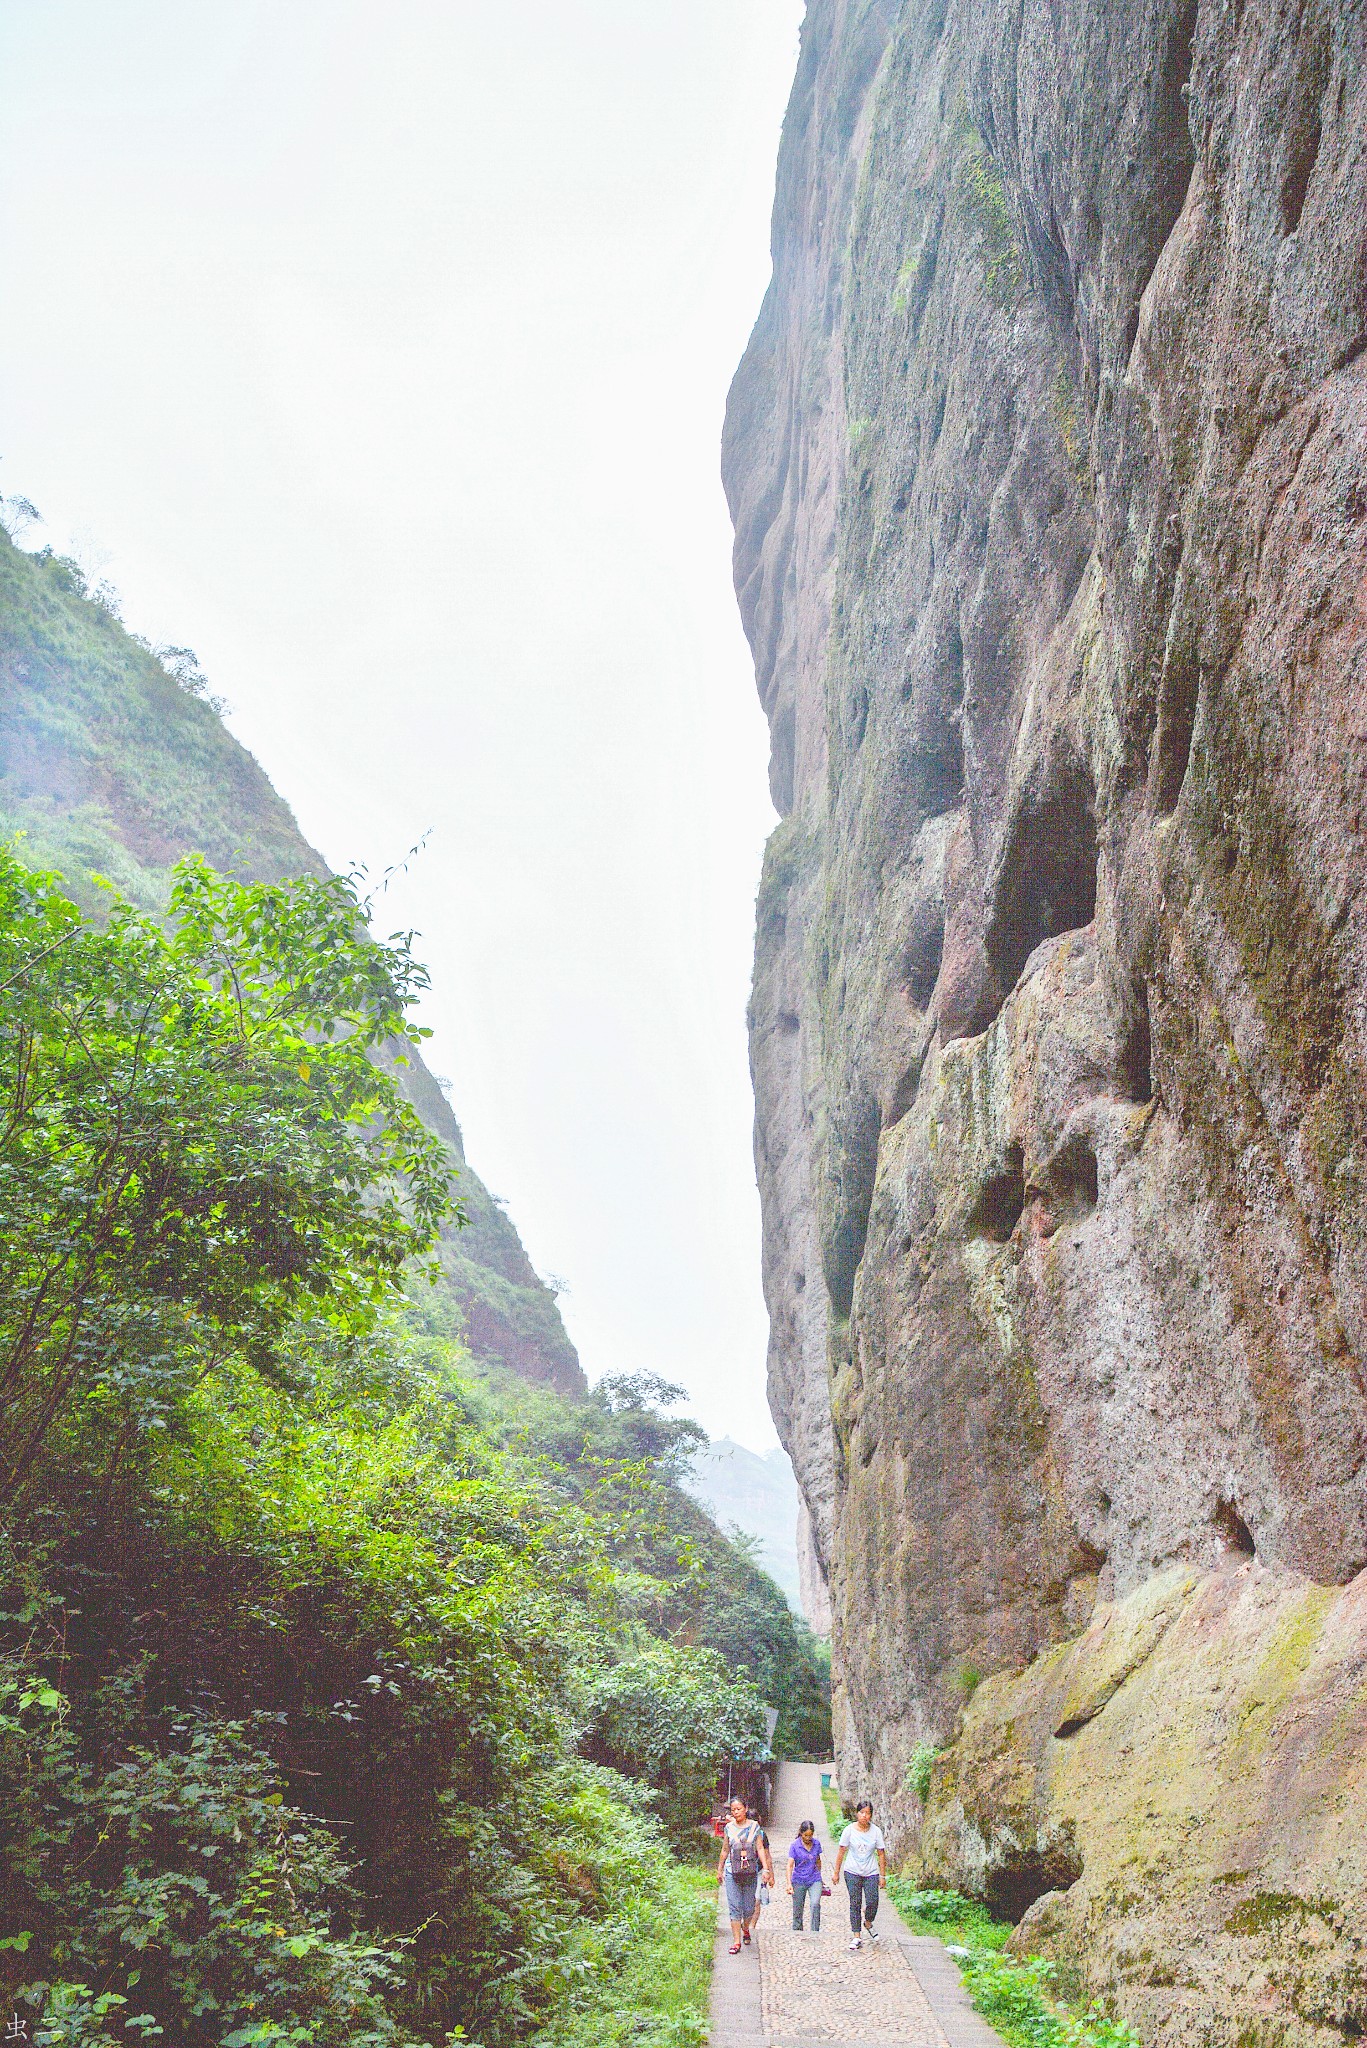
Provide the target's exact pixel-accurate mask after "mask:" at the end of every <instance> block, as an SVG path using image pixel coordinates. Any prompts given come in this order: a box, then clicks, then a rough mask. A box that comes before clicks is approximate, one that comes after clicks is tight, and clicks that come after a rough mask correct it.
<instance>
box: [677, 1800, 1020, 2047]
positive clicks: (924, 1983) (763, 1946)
mask: <svg viewBox="0 0 1367 2048" xmlns="http://www.w3.org/2000/svg"><path fill="white" fill-rule="evenodd" d="M800 1820H814V1821H815V1822H816V1824H817V1830H818V1832H819V1834H820V1835H821V1838H822V1841H823V1842H824V1843H826V1846H827V1858H826V1871H827V1875H828V1876H829V1873H830V1871H831V1870H832V1868H833V1867H834V1864H835V1847H834V1844H832V1843H831V1841H830V1839H829V1830H828V1828H827V1826H826V1821H825V1815H824V1812H823V1809H822V1805H821V1773H820V1771H819V1770H818V1769H817V1768H816V1766H815V1765H814V1764H780V1765H779V1768H778V1779H777V1783H776V1786H775V1793H774V1811H773V1814H772V1816H771V1817H770V1823H769V1839H770V1841H771V1843H772V1844H773V1855H774V1873H775V1876H776V1877H777V1878H778V1881H779V1889H778V1892H777V1895H776V1896H775V1898H774V1900H773V1901H772V1903H771V1904H770V1905H768V1906H766V1908H765V1909H764V1911H763V1913H762V1914H761V1915H760V1922H759V1927H758V1929H757V1931H756V1946H755V1948H754V1949H745V1950H743V1951H742V1953H741V1954H740V1955H738V1956H733V1955H729V1954H728V1953H727V1950H728V1948H729V1946H730V1942H731V1933H730V1928H729V1926H728V1924H727V1920H726V1908H725V1901H724V1900H720V1901H719V1903H718V1919H717V1941H716V1950H715V1955H714V1960H713V1971H712V2048H815V2044H817V2043H818V2042H822V2041H828V2042H831V2043H833V2044H836V2043H847V2044H849V2048H1001V2038H1000V2036H999V2035H998V2034H996V2033H995V2032H994V2031H993V2030H992V2028H991V2027H989V2026H988V2025H987V2023H986V2021H985V2020H983V2019H981V2018H980V2017H979V2015H978V2014H977V2013H975V2012H974V2010H973V2008H972V2006H971V2005H970V2004H969V2002H968V1999H967V1996H966V1995H965V1993H964V1990H963V1987H962V1985H961V1984H960V1982H959V1973H958V1971H957V1970H956V1969H955V1968H954V1965H953V1962H952V1961H951V1959H950V1958H949V1957H948V1956H947V1955H946V1954H945V1951H944V1949H943V1947H942V1946H941V1944H940V1943H939V1942H938V1941H931V1940H924V1939H918V1938H916V1937H914V1936H912V1935H909V1934H908V1933H907V1931H906V1929H905V1927H904V1926H903V1925H902V1923H901V1921H900V1920H899V1919H898V1917H897V1915H896V1913H895V1912H894V1911H893V1909H892V1906H891V1905H890V1904H889V1902H888V1898H887V1894H886V1893H884V1895H883V1903H882V1905H881V1906H880V1908H879V1914H878V1928H879V1933H880V1935H881V1937H882V1938H881V1940H880V1941H879V1942H878V1943H877V1944H876V1945H873V1944H869V1943H866V1944H865V1946H864V1948H863V1949H862V1950H860V1951H858V1952H857V1953H851V1951H850V1948H849V1940H850V1929H849V1909H848V1906H847V1904H846V1897H845V1887H844V1885H843V1884H842V1885H841V1887H840V1895H839V1897H836V1898H829V1899H826V1900H825V1901H823V1905H824V1913H825V1917H824V1920H823V1924H822V1929H821V1932H820V1934H817V1935H814V1934H812V1933H811V1932H810V1931H809V1932H807V1933H805V1934H794V1933H793V1931H792V1926H791V1917H792V1909H791V1903H790V1901H789V1898H788V1895H787V1893H786V1892H785V1891H784V1889H783V1885H784V1880H785V1874H786V1862H787V1848H788V1844H789V1842H790V1841H791V1840H792V1839H793V1836H794V1835H795V1834H796V1832H797V1824H798V1822H799V1821H800Z"/></svg>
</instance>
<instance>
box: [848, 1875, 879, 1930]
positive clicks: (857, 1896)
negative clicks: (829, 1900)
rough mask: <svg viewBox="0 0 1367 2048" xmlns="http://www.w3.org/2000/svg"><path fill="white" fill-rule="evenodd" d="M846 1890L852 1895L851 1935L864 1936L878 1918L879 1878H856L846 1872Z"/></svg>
mask: <svg viewBox="0 0 1367 2048" xmlns="http://www.w3.org/2000/svg"><path fill="white" fill-rule="evenodd" d="M845 1889H846V1891H847V1892H848V1893H849V1895H850V1933H851V1934H862V1933H863V1932H864V1928H865V1926H866V1925H867V1926H869V1927H872V1925H873V1923H874V1921H875V1920H876V1919H877V1918H878V1879H877V1877H876V1876H875V1877H856V1876H855V1875H854V1873H853V1871H849V1870H847V1871H846V1872H845Z"/></svg>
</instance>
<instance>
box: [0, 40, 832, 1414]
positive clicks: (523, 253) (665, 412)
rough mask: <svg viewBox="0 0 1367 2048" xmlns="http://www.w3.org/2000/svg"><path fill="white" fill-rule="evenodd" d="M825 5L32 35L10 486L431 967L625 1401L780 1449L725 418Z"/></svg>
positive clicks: (13, 311)
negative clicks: (754, 1091)
mask: <svg viewBox="0 0 1367 2048" xmlns="http://www.w3.org/2000/svg"><path fill="white" fill-rule="evenodd" d="M801 12H802V7H801V0H523V4H520V5H518V4H509V0H480V4H473V0H406V4H405V5H403V6H402V7H400V6H396V5H393V4H388V0H290V4H289V5H288V6H284V7H282V6H281V5H280V4H279V0H270V4H266V0H119V4H118V5H117V6H110V5H109V4H108V0H4V4H3V6H0V80H3V84H0V109H2V110H3V122H2V123H0V179H2V180H3V206H2V207H0V274H3V276H4V278H5V281H6V289H5V298H6V317H5V320H4V321H3V323H0V455H3V458H4V460H3V465H2V466H0V490H2V491H4V492H7V493H10V494H13V493H23V494H25V495H27V496H28V497H30V498H32V499H34V500H35V501H36V503H37V504H38V506H39V507H40V509H41V510H42V512H43V513H44V514H45V516H46V518H47V520H48V522H49V528H48V530H47V532H45V533H42V534H38V535H32V536H30V539H29V544H30V545H34V544H37V543H38V542H39V541H41V540H50V541H51V542H52V543H53V544H54V545H56V546H58V547H59V548H65V547H67V546H68V545H70V544H71V543H72V542H73V541H74V542H75V545H76V552H77V553H78V554H81V555H82V556H83V558H84V559H85V560H86V561H87V563H88V564H89V565H90V566H93V567H97V568H98V569H99V570H100V571H101V573H103V574H104V575H107V576H108V577H109V578H110V580H112V581H113V582H114V583H115V585H116V586H117V587H118V588H119V590H120V591H121V592H122V594H123V599H124V613H125V617H126V618H127V619H128V621H129V623H130V624H131V625H133V626H134V627H136V628H137V629H138V630H140V631H142V632H144V633H147V634H149V635H150V636H151V637H152V638H154V639H159V640H169V641H174V642H185V643H188V644H190V645H191V646H193V647H194V648H195V649H196V650H197V652H198V654H199V656H200V660H201V663H202V665H203V667H204V668H205V670H206V671H207V673H208V675H209V678H210V682H211V684H212V686H213V688H214V689H215V690H217V691H219V692H220V693H221V694H223V695H224V696H226V697H227V698H228V699H229V701H230V703H231V705H232V706H233V712H232V718H231V723H232V725H233V729H234V730H235V731H236V732H237V733H238V735H239V736H240V737H241V738H242V739H243V740H244V741H245V743H246V744H247V745H248V746H249V747H250V748H251V749H252V750H253V752H254V753H256V755H257V756H258V757H259V758H260V760H261V761H262V762H263V763H264V765H265V767H266V768H267V770H268V771H269V773H270V774H271V776H272V778H273V779H274V781H275V783H276V785H277V787H278V788H279V789H280V790H281V791H282V792H283V793H284V795H285V796H286V797H287V798H288V799H289V800H290V802H291V803H292V804H293V805H294V808H295V811H296V813H297V815H298V817H299V821H300V823H301V825H302V826H303V829H304V831H305V832H306V833H307V835H308V836H309V838H311V839H312V840H313V842H314V843H315V844H316V845H317V846H318V847H319V848H320V849H321V851H322V852H323V853H324V854H325V856H326V857H327V858H328V859H329V860H330V861H331V862H332V863H333V864H334V865H337V866H345V865H348V864H351V863H355V862H362V863H365V864H366V865H368V866H369V867H370V868H371V869H372V870H373V871H376V872H378V871H380V870H382V869H384V868H385V867H387V866H388V865H390V863H392V862H393V861H394V860H396V859H397V858H399V857H401V856H402V855H403V853H404V852H405V850H406V849H407V848H408V847H409V846H411V845H412V844H413V843H414V841H416V840H417V839H418V837H419V836H420V835H421V834H422V833H423V832H426V831H429V830H430V833H431V838H430V841H429V843H428V846H427V850H426V851H425V853H424V854H423V855H422V856H421V857H420V859H419V860H418V862H417V863H416V864H415V865H414V867H413V869H412V871H411V873H410V874H409V876H408V877H407V878H406V879H404V880H403V881H401V882H400V883H398V884H397V885H396V886H395V887H394V888H393V889H392V890H391V895H390V899H389V900H390V904H391V906H392V910H393V921H394V923H395V924H404V925H406V924H410V923H411V924H413V925H416V926H417V928H418V930H419V931H420V933H421V935H422V949H423V952H424V954H425V957H426V958H427V960H428V961H429V962H430V965H431V967H432V971H433V977H434V983H435V992H434V995H433V998H432V1000H431V1003H430V1005H429V1007H428V1012H427V1015H426V1020H425V1021H427V1022H428V1023H429V1024H431V1025H432V1026H433V1027H434V1029H435V1033H436V1036H435V1038H434V1040H433V1042H432V1051H431V1059H432V1064H433V1066H434V1067H435V1069H436V1070H437V1072H438V1073H442V1074H447V1075H449V1076H450V1077H451V1079H452V1082H453V1084H454V1085H453V1090H452V1095H453V1100H454V1102H455V1105H456V1109H457V1112H458V1114H459V1116H460V1118H461V1121H462V1123H463V1124H464V1127H465V1131H466V1138H467V1143H468V1146H469V1151H470V1156H471V1160H472V1162H473V1164H474V1165H475V1166H476V1167H477V1168H478V1170H479V1171H480V1172H481V1173H482V1174H483V1175H484V1177H485V1178H486V1180H487V1181H488V1182H489V1184H490V1185H491V1187H492V1188H493V1189H494V1190H495V1192H496V1193H498V1194H500V1195H503V1196H505V1197H506V1198H507V1200H508V1203H509V1206H510V1209H511V1213H512V1215H513V1216H514V1218H515V1219H516V1221H517V1223H518V1226H519V1228H520V1229H521V1231H522V1233H523V1236H524V1239H525V1241H526V1243H527V1246H528V1249H529V1251H530V1253H531V1255H532V1258H533V1260H534V1261H535V1262H536V1264H537V1265H538V1267H539V1268H540V1270H541V1271H542V1272H544V1273H548V1274H553V1275H557V1276H560V1277H561V1278H563V1279H564V1281H565V1282H566V1283H567V1285H568V1289H569V1292H568V1293H567V1294H566V1296H565V1297H564V1300H563V1303H562V1305H563V1308H564V1310H565V1314H566V1320H567V1321H568V1323H569V1326H570V1330H571V1332H572V1334H573V1336H574V1338H575V1340H576V1342H577V1343H578V1345H579V1347H580V1350H581V1353H582V1355H583V1358H584V1362H585V1365H586V1367H587V1369H588V1371H589V1373H590V1375H591V1376H596V1375H597V1374H599V1373H601V1372H605V1371H620V1370H627V1369H635V1368H639V1367H651V1368H653V1369H655V1370H658V1371H661V1372H664V1373H666V1374H668V1375H670V1376H671V1377H673V1378H677V1379H679V1380H681V1381H682V1382H684V1383H685V1384H686V1385H687V1386H688V1388H689V1389H690V1391H691V1393H692V1395H693V1398H694V1405H695V1409H696V1412H697V1413H698V1414H699V1415H700V1416H701V1418H702V1420H703V1421H704V1422H705V1423H706V1424H707V1425H708V1426H709V1428H710V1429H711V1430H712V1432H713V1433H714V1434H720V1433H722V1432H723V1431H728V1432H729V1433H730V1434H731V1435H733V1436H735V1437H737V1438H739V1439H740V1440H742V1441H744V1442H746V1443H749V1444H751V1445H754V1446H756V1447H757V1448H763V1447H764V1446H765V1445H766V1444H768V1443H770V1442H772V1441H773V1430H772V1425H771V1424H770V1421H769V1417H768V1413H767V1410H766V1407H765V1404H764V1395H763V1378H764V1372H763V1360H764V1343H765V1321H764V1311H763V1303H762V1300H761V1297H760V1285H759V1243H758V1236H759V1225H758V1204H757V1198H756V1196H755V1192H754V1174H753V1169H752V1164H751V1157H750V1120H751V1104H750V1095H749V1083H748V1076H747V1072H746V1059H745V1031H744V1009H745V1000H746V994H747V989H748V980H749V963H750V943H751V912H752V904H753V897H754V888H755V882H756V879H757V876H758V868H759V858H760V851H761V847H762V844H763V840H764V837H765V835H766V833H767V831H768V830H769V828H770V826H771V825H772V823H773V816H772V812H771V811H770V808H769V804H768V798H767V791H766V780H765V758H766V741H765V734H764V728H763V721H762V719H761V716H760V712H759V709H758V705H757V703H756V701H755V696H754V690H753V684H752V680H751V675H750V668H749V662H748V657H747V652H746V649H745V645H744V640H743V637H742V635H741V631H740V627H739V624H738V622H737V619H736V614H735V608H734V603H733V599H732V594H731V587H730V561H729V557H730V530H729V526H728V523H727V519H726V513H725V506H724V502H723V499H722V494H721V489H720V486H719V484H718V481H717V448H718V438H719V434H720V428H721V416H722V405H723V401H724V397H725V392H726V387H727V384H728V382H729V379H730V376H731V372H732V370H733V368H734V366H735V363H736V361H737V359H738V357H739V355H740V352H741V349H742V347H743V346H744V343H745V338H746V335H747V333H748V331H749V328H750V325H751V323H752V321H753V319H754V316H755V313H756V311H757V310H758V306H759V302H760V298H761V295H762V293H763V290H764V286H765V284H766V282H767V276H768V217H769V209H770V204H771V199H772V182H773V169H774V157H775V151H776V148H777V142H778V133H779V125H780V120H781V115H782V108H783V104H784V100H785V98H786V95H787V90H788V86H789V82H790V79H791V75H792V70H793V64H794V60H795V56H796V48H797V30H798V22H799V19H800V15H801Z"/></svg>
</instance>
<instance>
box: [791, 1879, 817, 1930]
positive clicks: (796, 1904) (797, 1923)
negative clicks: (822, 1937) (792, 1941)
mask: <svg viewBox="0 0 1367 2048" xmlns="http://www.w3.org/2000/svg"><path fill="white" fill-rule="evenodd" d="M808 1899H810V1900H811V1902H812V1933H813V1934H820V1932H821V1879H820V1878H819V1877H818V1878H816V1879H815V1880H814V1881H813V1882H812V1883H811V1884H795V1885H794V1886H793V1927H794V1930H795V1931H796V1932H797V1933H799V1934H800V1933H801V1932H802V1911H803V1908H804V1906H805V1905H806V1903H807V1901H808Z"/></svg>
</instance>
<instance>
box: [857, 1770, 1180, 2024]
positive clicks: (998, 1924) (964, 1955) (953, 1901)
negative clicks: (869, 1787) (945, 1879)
mask: <svg viewBox="0 0 1367 2048" xmlns="http://www.w3.org/2000/svg"><path fill="white" fill-rule="evenodd" d="M828 1811H829V1809H828ZM888 1895H889V1897H890V1898H891V1900H892V1902H893V1904H894V1905H895V1906H896V1908H897V1910H898V1912H899V1913H900V1914H901V1916H902V1919H903V1920H904V1921H905V1922H906V1925H907V1928H908V1931H909V1932H910V1933H912V1934H930V1935H934V1936H935V1937H936V1938H937V1939H938V1940H940V1941H942V1942H943V1943H944V1944H945V1947H946V1948H947V1949H948V1951H949V1953H950V1955H952V1956H953V1958H954V1960H955V1962H956V1963H957V1965H958V1968H959V1974H960V1975H961V1976H962V1978H963V1980H964V1988H965V1989H966V1990H967V1992H968V1995H969V1997H970V1998H971V1999H972V2001H973V2004H974V2006H975V2007H976V2008H977V2010H978V2011H979V2012H980V2013H981V2014H982V2016H983V2018H984V2019H985V2020H987V2021H988V2023H989V2024H990V2025H991V2026H993V2027H995V2028H996V2029H997V2032H998V2033H999V2034H1001V2035H1002V2036H1003V2038H1004V2039H1005V2040H1006V2041H1008V2042H1009V2043H1010V2044H1011V2048H1141V2044H1140V2041H1139V2037H1138V2035H1137V2034H1136V2033H1135V2032H1134V2031H1133V2029H1132V2028H1130V2027H1128V2026H1126V2025H1125V2023H1124V2022H1123V2021H1121V2020H1112V2019H1108V2018H1107V2016H1106V2014H1105V2013H1104V2012H1103V2011H1102V2010H1101V2008H1100V2006H1097V2005H1093V2006H1090V2007H1089V2008H1088V2010H1087V2011H1086V2012H1085V2013H1082V2014H1078V2013H1074V2012H1072V2011H1071V2010H1070V2009H1069V2007H1068V2006H1067V2005H1065V2004H1064V2002H1063V2001H1062V1999H1059V1998H1055V1997H1054V1995H1053V1993H1052V1990H1051V1988H1050V1987H1051V1984H1052V1980H1053V1976H1054V1965H1053V1964H1052V1963H1051V1962H1049V1961H1048V1960H1047V1958H1046V1957H1044V1956H1028V1957H1026V1958H1025V1959H1024V1960H1020V1959H1018V1958H1017V1957H1015V1956H1008V1955H1005V1954H1003V1953H1002V1950H1003V1947H1004V1945H1005V1943H1006V1941H1007V1938H1008V1937H1009V1936H1010V1935H1011V1933H1012V1932H1013V1931H1014V1930H1013V1929H1012V1927H1011V1925H1010V1923H1009V1922H1007V1921H1004V1920H994V1919H993V1918H992V1916H991V1914H990V1913H989V1912H988V1910H987V1908H986V1907H985V1906H981V1905H979V1904H978V1903H977V1902H976V1901H975V1900H973V1899H966V1898H964V1897H962V1896H961V1894H960V1893H958V1892H946V1891H918V1890H917V1889H916V1887H915V1886H914V1885H913V1884H912V1883H911V1882H910V1880H909V1879H907V1878H904V1877H897V1876H895V1875H894V1876H892V1877H890V1878H889V1879H888Z"/></svg>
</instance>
